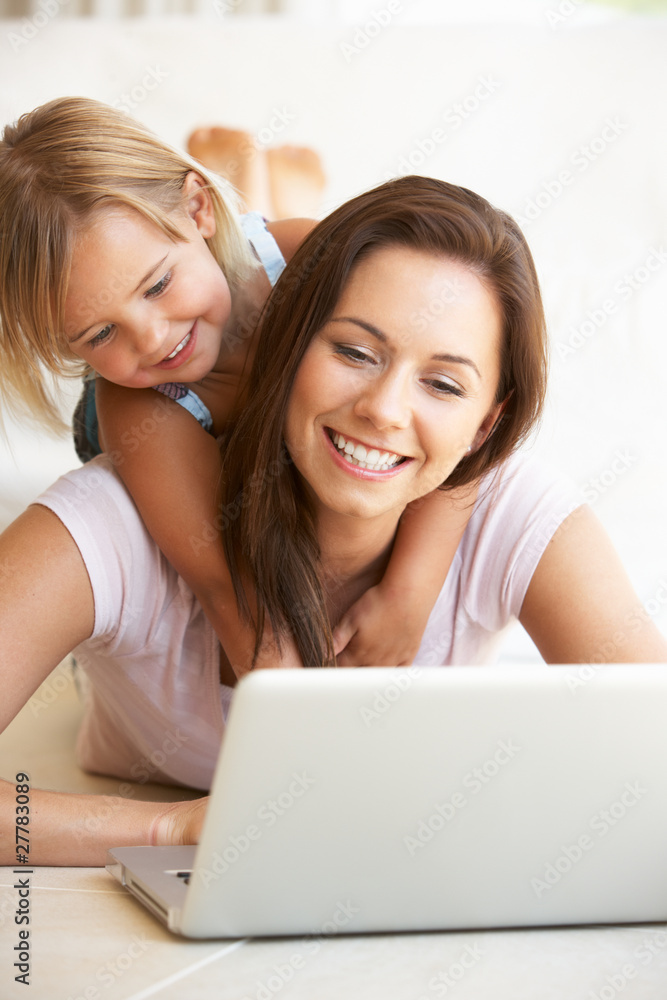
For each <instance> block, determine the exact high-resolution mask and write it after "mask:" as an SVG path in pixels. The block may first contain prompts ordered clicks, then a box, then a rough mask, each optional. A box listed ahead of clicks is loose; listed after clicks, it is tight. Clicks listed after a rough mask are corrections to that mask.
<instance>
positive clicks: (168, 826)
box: [0, 505, 206, 865]
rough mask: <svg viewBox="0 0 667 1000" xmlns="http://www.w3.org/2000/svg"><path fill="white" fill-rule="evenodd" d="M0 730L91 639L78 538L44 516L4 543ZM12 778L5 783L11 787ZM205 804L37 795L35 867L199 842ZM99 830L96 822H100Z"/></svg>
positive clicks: (5, 860) (10, 820) (32, 836)
mask: <svg viewBox="0 0 667 1000" xmlns="http://www.w3.org/2000/svg"><path fill="white" fill-rule="evenodd" d="M0 608H1V609H2V610H1V611H0V681H1V683H2V699H1V700H0V731H1V730H4V729H5V727H6V726H7V725H8V723H9V722H10V721H11V720H12V719H13V717H14V716H15V715H16V713H17V712H18V711H19V709H21V708H22V707H23V705H24V704H25V703H26V702H27V700H28V699H29V698H30V697H31V696H32V695H33V694H34V692H35V690H36V689H37V688H38V687H39V685H40V684H41V683H42V681H43V680H44V679H45V678H46V677H47V676H48V674H49V673H50V672H51V670H53V668H54V667H56V666H57V664H58V663H59V662H60V661H61V660H62V659H63V658H64V657H65V656H66V655H67V654H68V653H69V652H71V650H72V649H74V648H75V647H76V646H77V645H78V644H79V643H81V642H83V641H85V640H86V639H87V638H88V637H89V636H90V635H91V633H92V630H93V621H94V603H93V594H92V589H91V586H90V581H89V579H88V573H87V571H86V567H85V565H84V562H83V559H82V558H81V555H80V553H79V549H78V548H77V546H76V544H75V542H74V540H73V539H72V536H71V535H70V534H69V532H68V531H67V529H66V528H65V527H64V525H63V524H62V523H61V522H60V520H59V519H58V518H57V517H56V516H55V514H53V513H52V512H51V511H50V510H48V509H47V508H46V507H40V506H38V505H36V506H33V507H30V508H28V510H27V511H26V512H25V513H24V514H22V515H21V517H19V518H18V519H17V520H16V521H15V522H14V523H13V524H12V525H10V527H9V528H7V530H6V531H5V532H4V533H3V534H2V535H0ZM9 777H11V776H9V775H5V778H9ZM205 803H206V800H205V799H204V800H201V799H198V800H194V801H189V802H182V803H171V804H165V803H160V802H141V801H139V800H135V799H134V798H132V799H125V800H123V808H122V809H116V810H113V811H112V813H111V816H109V809H108V801H107V800H106V797H103V796H95V795H76V794H71V793H66V792H50V791H42V790H40V789H36V788H32V789H31V791H30V825H29V831H30V832H29V846H30V854H29V861H30V863H32V864H36V865H60V864H68V865H103V864H104V861H105V857H106V851H107V849H108V848H109V847H116V846H120V845H121V844H124V845H135V844H150V843H154V844H181V843H196V841H197V839H198V837H199V830H200V828H201V822H202V820H203V816H204V811H205ZM15 807H16V793H15V788H14V784H13V783H12V782H11V781H9V780H1V779H0V864H2V865H15V864H16V837H15V832H16V831H15V822H14V820H15V815H16V811H15ZM98 815H99V816H100V819H101V821H100V822H90V821H91V820H94V819H95V818H96V817H97V816H98Z"/></svg>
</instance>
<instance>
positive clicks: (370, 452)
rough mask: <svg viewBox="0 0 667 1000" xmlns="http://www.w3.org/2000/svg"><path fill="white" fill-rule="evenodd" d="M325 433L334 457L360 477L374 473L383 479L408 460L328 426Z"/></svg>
mask: <svg viewBox="0 0 667 1000" xmlns="http://www.w3.org/2000/svg"><path fill="white" fill-rule="evenodd" d="M325 434H326V436H327V437H328V439H329V441H330V442H331V444H332V445H333V446H334V457H335V458H336V459H337V460H338V463H339V464H340V463H341V462H342V463H343V465H342V467H343V468H345V470H346V471H347V472H350V473H352V474H354V475H361V476H362V478H368V477H369V476H370V477H374V476H376V475H379V476H380V477H381V478H383V479H384V478H387V474H389V475H393V474H395V473H396V472H398V471H399V466H402V465H404V464H405V463H406V462H409V461H410V459H409V458H407V456H405V455H397V454H396V453H395V452H393V451H387V450H385V448H384V447H383V446H380V447H376V446H374V445H371V444H368V443H365V444H364V443H362V442H361V441H358V440H357V439H356V438H352V437H346V436H345V435H344V434H339V433H338V432H337V431H334V430H332V429H331V428H329V427H327V428H325ZM364 473H365V474H366V475H365V476H364Z"/></svg>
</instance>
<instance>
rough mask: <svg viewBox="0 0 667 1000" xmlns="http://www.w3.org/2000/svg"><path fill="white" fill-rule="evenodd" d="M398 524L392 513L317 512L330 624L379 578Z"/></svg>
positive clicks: (377, 581) (335, 622)
mask: <svg viewBox="0 0 667 1000" xmlns="http://www.w3.org/2000/svg"><path fill="white" fill-rule="evenodd" d="M397 526H398V515H393V514H392V515H390V516H388V517H383V518H377V519H360V518H354V517H345V516H342V515H337V514H333V513H332V512H329V511H320V512H319V513H318V519H317V534H318V540H319V544H320V565H321V569H322V578H323V582H324V587H325V591H326V595H327V605H328V610H329V617H330V620H331V623H332V625H334V626H335V625H336V624H337V622H338V620H339V619H340V617H341V615H343V614H344V613H345V612H346V611H347V610H348V608H349V607H351V605H352V604H354V602H355V601H357V600H358V599H359V598H360V597H361V595H362V594H364V593H365V592H366V591H367V590H368V589H369V587H374V586H376V584H378V583H379V582H380V580H381V579H382V577H383V575H384V572H385V570H386V568H387V563H388V562H389V558H390V556H391V549H392V545H393V542H394V537H395V535H396V528H397Z"/></svg>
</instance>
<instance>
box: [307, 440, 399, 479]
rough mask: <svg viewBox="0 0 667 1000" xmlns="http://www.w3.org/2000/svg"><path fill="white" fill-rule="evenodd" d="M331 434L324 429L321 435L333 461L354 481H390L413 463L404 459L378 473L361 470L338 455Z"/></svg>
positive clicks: (371, 470)
mask: <svg viewBox="0 0 667 1000" xmlns="http://www.w3.org/2000/svg"><path fill="white" fill-rule="evenodd" d="M331 433H333V432H332V431H331V430H330V429H329V428H327V427H325V428H324V429H323V434H324V437H325V440H326V444H327V447H328V449H329V453H330V454H331V457H332V459H333V461H334V462H335V463H336V465H337V466H338V467H339V468H341V469H344V470H345V472H347V473H349V475H351V476H354V477H355V479H369V480H375V481H377V480H380V479H382V480H384V479H390V478H393V477H394V476H397V475H399V473H401V472H402V471H403V469H405V468H407V466H408V465H410V464H411V463H412V461H413V459H411V458H404V459H403V460H402V461H400V462H399V463H398V465H394V466H392V468H390V469H383V470H378V471H375V470H373V469H362V468H361V466H359V465H353V464H352V462H348V460H347V459H346V458H345V457H344V456H343V455H342V454H341V453H340V451H339V450H338V448H336V446H335V444H334V443H333V441H332V440H331Z"/></svg>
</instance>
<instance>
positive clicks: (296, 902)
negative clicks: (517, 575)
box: [107, 664, 667, 938]
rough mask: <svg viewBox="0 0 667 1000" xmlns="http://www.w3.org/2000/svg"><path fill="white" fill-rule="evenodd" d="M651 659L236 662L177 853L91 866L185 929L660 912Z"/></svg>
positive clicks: (493, 923) (660, 820)
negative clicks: (196, 830) (366, 664)
mask: <svg viewBox="0 0 667 1000" xmlns="http://www.w3.org/2000/svg"><path fill="white" fill-rule="evenodd" d="M666 845H667V667H665V666H660V665H632V666H629V665H624V666H607V665H605V666H598V665H594V664H588V665H579V666H576V665H575V666H563V667H553V666H550V667H547V666H537V665H535V666H529V667H528V666H522V667H510V666H494V667H447V668H432V667H418V666H413V667H408V668H395V669H392V668H375V669H357V670H355V669H352V668H342V669H324V670H316V669H307V670H284V671H281V670H277V671H271V670H266V671H258V672H257V673H256V674H251V675H248V676H246V677H245V678H244V679H243V680H242V681H241V682H240V683H239V684H238V686H237V688H236V690H235V693H234V696H233V699H232V705H231V709H230V715H229V720H228V728H227V730H226V733H225V737H224V741H223V746H222V749H221V753H220V757H219V760H218V763H217V767H216V771H215V776H214V780H213V785H212V790H211V797H210V802H209V806H208V811H207V815H206V820H205V824H204V828H203V832H202V837H201V841H200V843H199V845H198V846H197V847H175V848H174V847H136V848H130V847H126V848H118V849H115V850H112V851H110V852H109V856H108V859H107V868H108V870H109V871H110V872H111V873H112V874H113V875H114V876H115V877H116V878H117V879H118V880H119V881H120V882H121V883H122V884H123V885H125V886H127V888H128V889H129V890H130V892H132V893H134V895H135V896H136V897H137V898H138V899H139V900H140V901H141V902H142V903H143V904H144V905H145V906H146V907H148V909H149V910H150V911H151V912H152V913H153V914H155V916H156V917H158V918H159V919H160V920H161V921H162V922H163V923H164V924H166V926H167V927H169V928H170V929H171V930H172V931H174V932H176V933H178V934H181V935H184V936H186V937H191V938H218V937H246V936H266V935H270V936H275V935H310V934H318V935H321V934H334V933H346V934H347V933H357V932H376V931H379V932H395V931H427V930H445V929H472V928H482V927H484V928H490V927H494V928H495V927H519V926H521V927H526V926H554V925H566V924H589V923H631V922H642V923H645V922H651V921H665V920H667V848H666Z"/></svg>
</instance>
